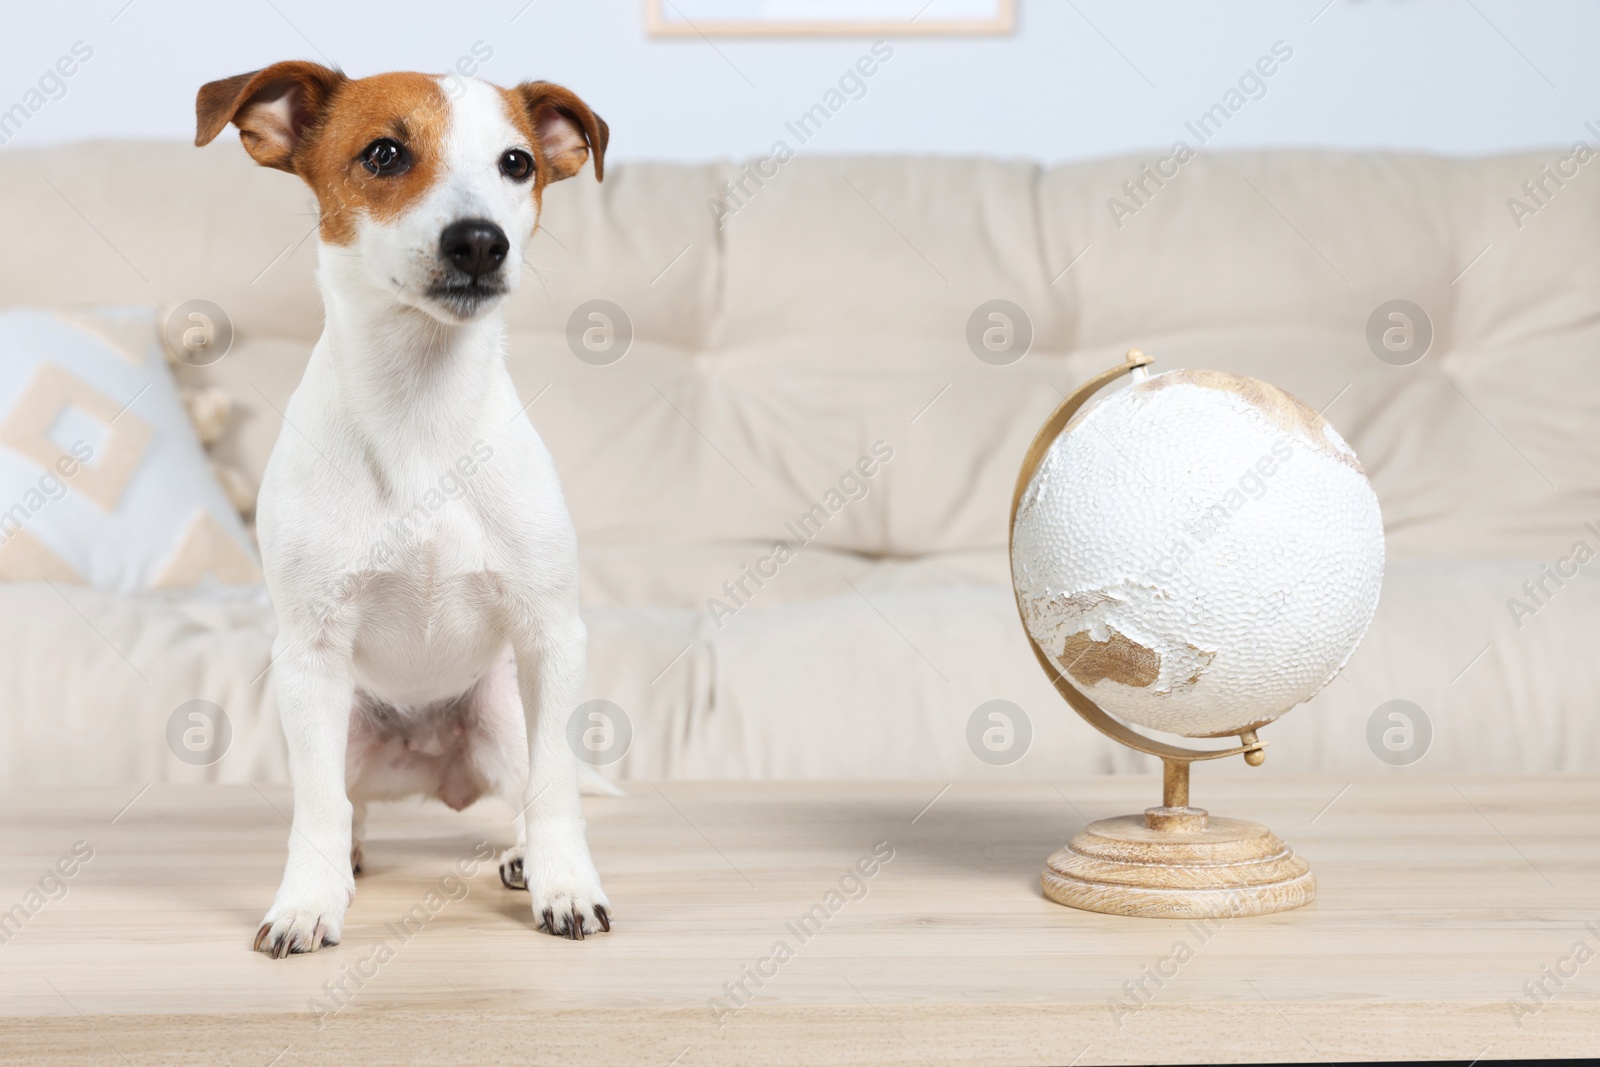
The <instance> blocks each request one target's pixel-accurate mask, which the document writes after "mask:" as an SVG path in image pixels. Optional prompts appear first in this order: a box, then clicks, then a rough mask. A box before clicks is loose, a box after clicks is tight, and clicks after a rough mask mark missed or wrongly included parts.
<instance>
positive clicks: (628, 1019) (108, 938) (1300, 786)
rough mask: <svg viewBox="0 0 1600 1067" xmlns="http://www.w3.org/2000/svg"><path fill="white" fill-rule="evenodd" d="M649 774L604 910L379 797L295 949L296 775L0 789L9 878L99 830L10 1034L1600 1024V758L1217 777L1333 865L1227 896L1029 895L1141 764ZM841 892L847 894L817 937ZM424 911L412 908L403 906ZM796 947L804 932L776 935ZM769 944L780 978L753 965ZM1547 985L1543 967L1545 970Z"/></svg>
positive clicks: (715, 1042) (1066, 1054) (65, 1038)
mask: <svg viewBox="0 0 1600 1067" xmlns="http://www.w3.org/2000/svg"><path fill="white" fill-rule="evenodd" d="M628 788H629V790H630V796H628V797H625V798H588V799H586V801H585V806H586V809H587V811H588V815H589V833H590V841H591V843H592V845H593V848H594V853H595V859H596V862H597V864H598V866H599V868H600V871H601V874H602V876H603V877H604V879H605V884H606V889H607V892H608V893H609V895H610V897H611V900H612V903H613V905H614V908H613V914H614V916H615V926H614V927H613V932H612V933H611V934H609V935H600V936H595V937H591V938H589V939H588V940H586V941H584V942H582V943H574V942H568V941H561V940H557V939H555V938H551V937H548V936H545V935H542V934H538V933H535V932H534V929H533V925H532V918H531V915H530V914H529V908H528V903H527V901H528V898H527V896H526V895H525V894H521V893H513V892H510V891H507V890H505V889H503V888H502V887H501V885H500V882H499V878H498V876H497V874H496V873H495V867H494V865H493V863H492V862H489V863H482V864H480V865H478V867H477V869H476V870H475V871H472V868H471V865H472V864H473V863H474V862H475V855H474V847H475V846H476V845H477V843H478V842H480V841H488V842H490V843H492V844H493V845H495V846H496V847H499V846H503V845H504V844H506V843H507V842H508V841H509V834H510V824H509V821H508V817H509V811H507V810H502V809H500V808H498V807H491V806H489V805H480V806H479V807H476V808H474V809H472V810H470V811H468V812H465V813H461V814H457V813H452V812H450V811H448V810H446V809H444V808H442V807H439V806H436V805H435V806H428V807H422V806H411V805H405V806H391V807H383V808H378V809H375V810H374V813H373V815H372V818H371V825H370V831H369V837H368V840H367V844H366V873H365V874H364V875H363V876H362V877H361V878H360V879H359V880H358V883H357V885H358V890H357V896H356V901H355V904H354V905H353V906H352V908H351V911H350V915H349V918H348V920H347V922H346V925H345V931H344V943H343V944H342V945H340V946H339V947H337V948H334V949H327V950H324V951H322V952H319V953H316V954H314V955H309V956H296V957H293V958H291V959H288V960H283V961H273V960H270V959H268V958H267V957H265V956H262V955H258V954H254V953H252V952H250V951H249V944H250V940H251V938H252V937H253V935H254V934H255V930H256V926H257V923H258V921H259V920H260V918H261V915H262V913H263V912H264V911H265V909H266V906H267V904H268V903H269V902H270V899H271V896H272V892H273V890H274V888H275V887H276V884H277V879H278V875H279V872H280V870H281V866H282V862H283V856H284V844H285V835H286V833H287V824H286V821H285V815H286V813H287V812H288V811H289V796H288V790H287V789H285V788H282V787H263V788H259V789H258V788H256V787H254V786H248V785H245V786H210V787H205V786H197V787H177V786H170V787H169V786H154V787H152V788H149V789H148V790H146V791H144V792H143V793H139V795H138V796H137V797H136V798H135V794H136V793H137V792H138V790H137V787H120V788H103V789H86V790H75V791H71V792H59V793H54V794H45V795H13V796H10V797H8V798H4V800H3V801H0V842H3V846H0V909H6V908H10V907H11V906H12V905H13V904H17V903H22V902H24V901H25V899H26V897H27V893H28V891H29V888H30V886H37V884H38V883H39V881H40V879H41V878H42V877H44V875H45V874H46V872H47V871H48V870H50V869H52V868H53V867H54V865H55V864H56V862H57V860H58V859H60V858H61V857H63V856H68V855H70V854H71V852H72V849H73V846H74V845H75V843H77V842H80V841H81V842H85V843H86V846H80V851H82V850H83V848H85V847H87V848H92V850H93V858H92V859H90V860H89V861H88V862H86V863H83V864H81V866H80V867H79V868H78V870H77V871H76V873H75V875H74V876H73V877H72V878H71V879H70V880H67V881H66V882H65V885H66V892H65V895H64V896H59V891H58V896H59V899H50V900H48V902H47V903H43V904H42V906H40V907H39V908H38V910H37V912H36V913H35V914H32V915H31V916H30V917H28V918H27V919H26V921H25V922H23V923H21V925H20V926H18V927H16V928H15V929H12V930H9V931H4V930H0V934H4V935H5V936H7V937H8V939H7V940H6V941H5V943H3V944H0V1063H5V1064H11V1063H34V1062H47V1063H73V1064H78V1063H96V1064H98V1063H105V1064H155V1063H162V1064H166V1063H193V1064H205V1065H216V1064H250V1065H255V1067H269V1065H278V1067H291V1065H295V1064H341V1065H343V1064H376V1063H402V1062H412V1063H449V1064H457V1063H459V1064H473V1065H482V1064H494V1065H500V1064H511V1065H514V1064H524V1063H526V1064H547V1063H548V1064H582V1063H608V1064H637V1065H641V1067H650V1065H654V1067H668V1065H675V1067H696V1065H702V1064H769V1063H770V1064H802V1063H848V1064H865V1063H895V1064H899V1063H904V1064H941V1065H942V1064H955V1063H1070V1062H1075V1063H1077V1064H1084V1065H1086V1064H1095V1063H1149V1062H1205V1061H1207V1060H1234V1061H1270V1060H1280V1061H1282V1060H1289V1061H1312V1062H1315V1061H1324V1060H1351V1059H1362V1058H1366V1059H1374V1058H1389V1057H1420V1058H1455V1059H1463V1060H1471V1059H1473V1058H1475V1057H1480V1056H1483V1057H1485V1058H1486V1059H1491V1060H1492V1059H1495V1058H1505V1057H1513V1056H1521V1057H1531V1056H1539V1055H1552V1056H1554V1055H1564V1056H1575V1055H1582V1054H1594V1053H1597V1052H1600V958H1594V959H1589V958H1587V956H1586V957H1585V960H1584V961H1582V962H1579V961H1577V960H1575V959H1574V947H1575V945H1576V943H1578V942H1580V941H1582V942H1586V943H1587V945H1588V946H1589V948H1590V950H1591V951H1592V952H1600V826H1597V819H1596V816H1597V814H1600V780H1597V779H1594V778H1543V779H1508V778H1494V779H1490V778H1455V779H1448V780H1447V779H1444V778H1435V777H1426V776H1418V775H1412V774H1395V775H1392V776H1387V777H1378V778H1372V779H1362V780H1357V781H1355V782H1353V783H1352V782H1348V781H1347V780H1345V779H1336V778H1302V777H1294V778H1289V777H1275V776H1269V775H1267V774H1262V775H1260V776H1256V777H1252V778H1228V777H1223V776H1217V777H1214V778H1213V777H1210V776H1205V775H1203V774H1202V775H1201V776H1200V777H1198V778H1197V783H1196V794H1195V799H1196V802H1197V803H1201V804H1203V805H1204V806H1206V807H1207V808H1208V809H1209V810H1211V811H1212V812H1213V813H1214V814H1219V815H1230V816H1236V817H1242V818H1252V819H1256V820H1258V821H1262V822H1265V823H1267V824H1268V825H1269V826H1271V828H1272V829H1273V830H1274V831H1275V832H1276V833H1277V834H1278V835H1279V836H1280V837H1282V838H1284V839H1285V840H1286V841H1288V842H1289V843H1290V844H1291V845H1292V846H1293V847H1294V848H1296V849H1297V850H1298V851H1299V852H1300V853H1301V854H1302V855H1304V856H1305V857H1306V858H1307V859H1308V860H1309V861H1310V862H1311V864H1312V868H1313V870H1314V871H1315V873H1316V876H1317V878H1318V882H1319V891H1318V895H1317V898H1316V900H1315V901H1314V902H1313V903H1312V904H1311V905H1310V906H1308V907H1306V908H1303V909H1301V910H1298V911H1293V912H1287V913H1283V914H1278V915H1270V916H1265V917H1260V918H1241V919H1232V920H1226V921H1221V922H1216V923H1213V924H1212V925H1211V928H1209V929H1200V928H1198V927H1195V926H1192V925H1189V924H1185V923H1181V922H1177V921H1168V920H1148V919H1132V918H1121V917H1116V916H1109V915H1099V914H1091V913H1087V912H1079V911H1073V910H1070V909H1067V908H1064V907H1061V906H1059V905H1056V904H1053V903H1051V902H1049V901H1047V900H1045V899H1044V898H1043V897H1042V895H1041V894H1040V890H1039V872H1040V869H1041V867H1042V866H1043V863H1044V860H1045V858H1046V856H1047V855H1048V854H1049V853H1050V852H1051V851H1053V850H1054V849H1056V848H1059V847H1060V846H1061V845H1062V844H1063V843H1064V842H1065V841H1066V840H1067V838H1068V837H1070V836H1071V835H1072V834H1073V833H1074V832H1076V831H1077V830H1079V829H1081V828H1082V827H1083V825H1084V824H1085V823H1086V822H1087V821H1088V820H1091V819H1096V818H1101V817H1104V816H1107V815H1113V814H1120V813H1125V812H1136V811H1140V810H1142V809H1143V808H1144V807H1146V806H1148V805H1149V804H1151V803H1153V802H1155V798H1156V797H1158V796H1159V784H1158V783H1157V782H1156V781H1154V780H1153V779H1141V778H1107V779H1094V780H1072V781H1057V782H1046V781H1003V782H1002V781H987V782H974V781H960V782H955V783H953V784H948V785H947V783H944V782H893V783H882V782H880V783H803V784H801V783H682V782H679V783H664V784H662V785H660V786H654V785H649V784H640V783H634V784H631V785H630V786H629V787H628ZM130 800H131V801H132V803H131V805H130V803H129V802H130ZM880 842H883V843H886V844H884V845H880V844H879V843H880ZM874 846H879V851H880V853H882V852H884V851H885V850H886V849H890V848H892V849H893V858H892V859H891V860H889V861H888V862H887V863H883V864H880V865H879V866H878V868H877V869H876V873H875V874H874V875H873V876H872V877H870V878H865V879H863V880H862V882H861V884H860V886H859V887H857V886H856V885H855V883H851V882H849V881H848V880H847V881H846V883H845V884H846V888H847V889H849V890H851V891H852V894H853V895H854V896H855V897H857V899H852V900H847V901H845V900H844V899H843V895H841V897H840V898H838V899H835V900H832V901H830V900H829V898H828V894H829V892H830V890H836V889H838V887H839V885H840V879H841V878H842V877H843V876H844V875H845V873H846V871H847V870H848V869H850V868H852V867H853V866H854V865H855V864H856V863H857V861H858V860H861V859H862V858H863V857H870V856H871V855H872V852H873V849H874ZM463 864H464V865H467V869H468V871H469V872H470V876H469V877H466V878H463V879H462V880H461V881H460V882H459V883H458V882H456V881H455V880H454V879H453V878H452V877H451V874H452V871H453V870H456V869H459V866H458V865H463ZM430 892H434V893H436V894H437V895H436V896H434V897H432V898H430V897H429V893H430ZM39 899H40V898H35V900H36V901H37V900H39ZM841 901H842V903H841ZM830 903H833V904H834V905H835V906H836V910H834V911H831V912H830V911H829V910H828V905H829V904H830ZM430 905H431V906H432V907H431V909H430ZM818 905H821V911H820V912H816V913H814V914H820V915H822V916H825V918H820V919H817V920H814V922H813V925H812V926H811V927H810V928H809V930H810V932H809V936H808V937H806V938H805V939H804V940H802V938H801V937H799V936H797V928H798V922H799V920H800V919H801V917H802V916H803V915H805V914H806V913H807V912H808V911H810V910H811V909H813V908H814V907H815V906H818ZM25 910H26V909H25ZM408 912H410V913H411V914H412V915H413V916H414V917H415V916H421V918H420V919H414V920H413V924H412V926H411V928H410V929H409V930H407V929H404V928H402V927H401V926H400V923H401V921H402V919H403V918H404V916H405V915H406V914H407V913H408ZM13 915H15V913H13ZM1585 924H1594V925H1593V926H1591V927H1586V925H1585ZM799 932H800V933H806V932H807V931H806V930H800V931H799ZM779 942H783V943H785V944H786V946H787V948H788V949H789V950H790V952H791V953H792V956H790V955H787V954H784V953H780V955H783V956H784V957H785V958H783V959H782V960H781V961H779V960H778V959H777V958H776V957H775V956H774V949H775V946H776V945H777V944H778V943H779ZM1180 944H1182V945H1183V946H1184V948H1183V949H1179V948H1178V946H1179V945H1180ZM1579 955H1583V954H1582V953H1580V954H1579ZM1547 969H1548V970H1547ZM758 970H764V971H766V972H768V974H769V975H770V977H763V978H760V981H761V982H762V985H761V986H760V987H759V988H757V986H756V985H755V983H754V981H752V980H751V979H750V978H748V977H746V976H747V975H750V974H752V973H757V972H758ZM1561 972H1568V974H1567V975H1565V976H1563V975H1562V974H1561ZM1150 974H1154V975H1155V976H1156V978H1151V977H1149V976H1148V975H1150ZM1163 974H1165V976H1163ZM1552 976H1554V977H1552ZM741 979H743V980H744V982H745V985H746V988H747V989H749V990H750V991H751V993H752V999H750V1001H749V1002H748V1004H747V1006H745V1007H743V1008H742V1009H741V1010H738V1011H736V1012H729V1013H727V1014H725V1015H723V1016H722V1017H721V1019H720V1022H721V1025H720V1026H719V1025H718V1018H717V1017H716V1016H715V1015H714V1007H715V1006H714V1005H712V1004H710V1001H711V1000H712V998H721V999H722V1000H723V1002H724V1003H725V1004H726V1005H727V1006H728V1007H730V1008H731V1007H733V1006H734V1004H735V1002H734V1001H733V1000H732V999H730V998H729V997H728V995H727V992H726V990H725V983H737V982H739V981H740V980H741ZM1157 979H1159V983H1158V982H1157ZM341 981H342V982H344V984H345V988H346V989H347V990H349V993H348V995H347V997H346V1003H345V1004H344V1005H343V1007H342V1008H341V1010H338V1011H337V1012H332V1013H329V1014H327V1015H319V1014H318V1012H317V1011H314V1010H313V1005H312V1001H313V1000H320V1001H322V1006H323V1007H329V1006H332V1005H333V1004H334V1003H335V1001H334V999H333V998H332V997H330V996H329V994H328V993H327V992H326V988H327V987H326V986H325V983H339V982H341ZM1541 981H1542V982H1543V983H1544V985H1545V988H1546V989H1548V990H1549V991H1550V996H1549V997H1548V998H1541V999H1540V1000H1537V1001H1532V1000H1528V999H1526V996H1527V988H1529V987H1527V986H1525V983H1539V982H1541ZM1141 982H1142V990H1141ZM1130 988H1132V989H1134V990H1136V992H1135V993H1134V994H1132V995H1130V994H1129V993H1128V990H1129V989H1130ZM1513 1003H1521V1004H1523V1005H1524V1006H1525V1008H1526V1010H1524V1011H1521V1012H1518V1011H1514V1010H1513V1007H1512V1005H1513ZM1118 1005H1120V1007H1118ZM1535 1007H1537V1010H1534V1009H1535Z"/></svg>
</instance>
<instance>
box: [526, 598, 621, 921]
mask: <svg viewBox="0 0 1600 1067" xmlns="http://www.w3.org/2000/svg"><path fill="white" fill-rule="evenodd" d="M517 644H518V647H517V649H516V653H517V687H518V689H519V691H520V693H521V696H522V711H523V715H524V716H525V717H526V719H527V723H528V762H529V767H528V791H527V795H526V797H525V803H526V805H527V806H526V807H525V808H524V812H525V818H526V820H527V827H528V846H527V854H526V855H525V856H524V857H523V877H524V879H525V880H526V882H527V888H528V893H529V895H530V896H531V897H532V901H533V919H534V922H535V923H537V924H538V926H539V929H541V930H544V931H545V932H546V933H551V934H556V935H558V936H561V937H570V938H573V939H575V940H582V939H583V936H584V934H585V933H594V932H596V931H599V930H610V929H611V916H610V914H609V908H610V901H608V900H607V899H606V895H605V891H604V890H602V889H601V888H600V875H599V873H598V872H597V871H596V870H595V868H594V860H593V859H591V858H590V856H589V841H588V838H587V837H586V836H585V831H584V821H583V808H582V806H581V805H580V803H579V800H578V757H577V754H576V753H574V752H573V750H572V747H571V746H570V745H569V744H568V743H567V720H568V719H569V718H570V717H571V715H572V712H573V710H574V709H575V708H576V707H577V704H578V700H579V699H580V698H581V697H582V696H583V675H584V669H585V662H584V659H585V655H586V646H587V634H586V631H585V629H584V625H583V621H582V620H581V619H579V618H578V616H577V612H576V608H574V610H573V612H572V614H571V616H570V617H569V618H566V619H563V620H560V621H559V623H558V624H556V625H554V626H549V627H545V626H541V627H538V628H536V629H535V630H534V631H533V632H531V633H527V634H526V635H525V636H523V637H519V639H518V641H517Z"/></svg>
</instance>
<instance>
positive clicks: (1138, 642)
mask: <svg viewBox="0 0 1600 1067" xmlns="http://www.w3.org/2000/svg"><path fill="white" fill-rule="evenodd" d="M1134 378H1135V381H1134V383H1133V384H1131V385H1129V386H1128V387H1127V388H1126V389H1123V390H1121V391H1119V392H1116V393H1113V394H1110V395H1109V396H1107V397H1105V398H1104V399H1102V400H1100V401H1099V402H1098V403H1096V404H1094V405H1093V406H1092V407H1089V408H1087V409H1085V410H1082V411H1080V412H1079V413H1078V414H1077V416H1076V417H1075V418H1074V419H1073V420H1072V421H1071V422H1069V423H1068V424H1067V425H1066V427H1065V428H1064V429H1063V430H1062V431H1061V432H1060V433H1059V434H1057V436H1056V437H1055V439H1054V440H1053V441H1050V443H1049V445H1048V448H1047V450H1046V451H1045V453H1044V455H1043V458H1042V460H1041V461H1040V463H1039V466H1038V468H1037V470H1036V471H1035V473H1034V475H1033V477H1032V478H1031V479H1030V480H1029V481H1028V482H1027V483H1026V485H1025V488H1023V489H1022V491H1021V494H1020V496H1019V498H1018V500H1017V504H1016V511H1015V521H1014V525H1013V529H1012V557H1011V559H1012V578H1013V581H1014V583H1015V587H1016V594H1017V606H1018V610H1019V611H1020V613H1021V615H1022V619H1023V623H1024V625H1025V626H1026V628H1027V631H1028V633H1029V634H1030V635H1031V636H1032V638H1033V640H1034V641H1035V642H1036V643H1037V645H1038V646H1039V648H1040V649H1041V650H1042V652H1043V654H1044V656H1046V657H1048V659H1049V661H1050V662H1051V663H1052V664H1054V665H1055V667H1056V668H1057V669H1058V670H1059V671H1060V672H1061V673H1062V676H1063V677H1064V678H1067V679H1070V680H1071V681H1072V682H1073V684H1074V685H1075V686H1076V687H1077V688H1078V689H1079V690H1080V691H1081V692H1083V693H1085V694H1086V695H1087V696H1088V697H1089V698H1090V699H1091V700H1092V701H1093V702H1095V703H1096V704H1098V705H1099V706H1100V707H1101V708H1103V709H1104V710H1105V711H1106V712H1109V713H1110V714H1111V715H1113V716H1115V717H1117V718H1120V719H1123V720H1125V721H1127V722H1130V723H1133V724H1135V725H1139V726H1143V727H1147V728H1149V729H1152V730H1157V731H1166V732H1170V733H1175V734H1179V735H1182V736H1185V737H1220V736H1224V735H1230V734H1240V733H1243V732H1244V731H1247V730H1254V729H1256V728H1257V727H1260V726H1262V725H1265V724H1266V723H1269V722H1271V721H1273V720H1274V719H1277V718H1278V717H1279V716H1281V715H1282V714H1283V713H1284V712H1286V711H1288V710H1289V709H1290V708H1292V707H1294V706H1295V705H1296V704H1299V703H1302V702H1303V701H1306V700H1309V699H1310V698H1311V697H1313V696H1315V695H1316V693H1317V692H1318V691H1320V690H1321V689H1322V688H1323V686H1325V685H1327V684H1328V683H1329V682H1330V681H1332V680H1333V678H1334V676H1335V675H1337V674H1338V672H1339V671H1340V669H1342V668H1343V667H1344V665H1345V663H1346V662H1347V661H1348V660H1349V658H1350V656H1351V654H1352V653H1353V652H1354V651H1355V648H1356V646H1357V645H1358V644H1359V643H1360V641H1361V638H1362V636H1363V635H1364V634H1365V632H1366V630H1367V626H1368V624H1369V623H1370V622H1371V621H1372V616H1373V613H1374V611H1375V610H1376V609H1377V604H1378V592H1379V587H1380V585H1381V583H1382V579H1383V564H1384V548H1383V522H1382V516H1381V515H1380V513H1379V510H1378V499H1377V496H1376V494H1375V493H1374V492H1373V491H1372V486H1371V484H1370V483H1369V482H1368V481H1367V476H1366V474H1365V472H1364V471H1363V470H1362V467H1361V463H1360V462H1359V461H1358V460H1357V458H1356V455H1355V452H1354V451H1352V450H1351V448H1350V446H1349V445H1347V444H1346V443H1345V442H1344V440H1343V438H1341V437H1340V436H1339V434H1338V433H1337V432H1336V431H1335V430H1334V429H1333V427H1332V426H1330V425H1329V424H1328V423H1327V422H1326V421H1325V420H1324V419H1323V418H1322V416H1321V415H1319V414H1318V413H1317V412H1316V411H1314V410H1313V409H1312V408H1310V407H1308V406H1307V405H1306V404H1304V403H1302V402H1301V401H1300V400H1298V399H1296V398H1295V397H1293V396H1291V395H1289V394H1288V393H1286V392H1284V391H1283V390H1281V389H1279V388H1277V387H1276V386H1273V385H1270V384H1268V383H1266V382H1263V381H1259V380H1257V379H1255V378H1246V377H1241V376H1239V375H1235V374H1227V373H1223V372H1220V371H1212V370H1172V371H1168V372H1166V373H1164V374H1158V375H1154V376H1148V377H1147V376H1145V374H1144V372H1143V370H1142V369H1140V370H1136V371H1135V373H1134ZM1139 379H1143V380H1139Z"/></svg>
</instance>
